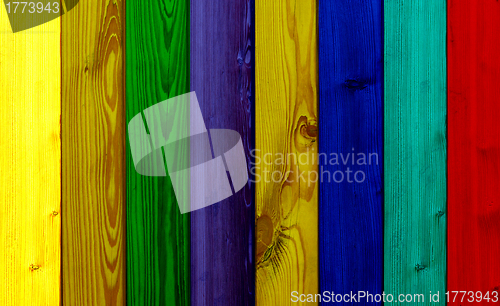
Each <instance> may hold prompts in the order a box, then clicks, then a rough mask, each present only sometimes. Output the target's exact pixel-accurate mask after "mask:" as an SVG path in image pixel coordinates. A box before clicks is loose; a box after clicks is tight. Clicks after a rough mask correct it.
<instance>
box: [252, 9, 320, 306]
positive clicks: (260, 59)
mask: <svg viewBox="0 0 500 306" xmlns="http://www.w3.org/2000/svg"><path fill="white" fill-rule="evenodd" d="M316 5H317V2H316V1H315V0H314V1H302V0H295V1H294V0H280V1H269V0H257V1H256V8H255V12H256V16H255V18H256V22H255V26H256V51H255V52H256V72H255V81H256V108H255V115H256V119H255V121H256V127H255V129H256V136H255V138H256V139H255V141H256V149H257V152H256V153H257V154H256V156H257V158H256V171H255V172H256V174H257V175H256V177H255V179H256V181H257V184H256V227H257V228H256V236H257V237H256V238H257V245H256V264H257V274H256V302H257V305H281V306H282V305H290V304H292V302H291V292H292V291H297V292H298V293H299V294H310V293H312V294H314V293H317V292H318V258H317V257H318V184H317V182H315V180H317V176H316V175H317V170H318V166H317V156H316V152H317V142H316V140H317V115H318V112H317V78H318V56H317V22H316ZM266 154H267V155H266ZM280 154H282V155H283V156H285V157H288V158H285V161H284V162H283V163H282V162H281V161H280V156H281V155H280ZM313 156H314V159H313ZM264 157H266V160H264ZM300 157H301V158H300ZM259 159H260V162H259ZM314 160H316V162H314ZM301 174H302V175H301ZM309 304H313V303H309ZM294 305H296V304H294Z"/></svg>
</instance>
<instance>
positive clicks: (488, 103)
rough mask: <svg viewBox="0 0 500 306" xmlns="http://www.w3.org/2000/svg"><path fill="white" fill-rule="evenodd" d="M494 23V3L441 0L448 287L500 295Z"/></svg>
mask: <svg viewBox="0 0 500 306" xmlns="http://www.w3.org/2000/svg"><path fill="white" fill-rule="evenodd" d="M499 28H500V3H499V2H498V1H495V0H486V1H455V0H449V1H448V112H449V113H448V139H449V143H448V150H449V156H448V197H449V201H448V211H449V216H448V224H449V227H448V290H467V291H474V292H476V291H480V292H482V294H483V295H485V294H486V292H489V296H490V297H491V298H493V297H494V295H495V294H496V295H497V296H499V299H500V293H499V291H500V261H499V258H500V243H499V242H500V222H499V221H500V189H499V188H498V187H499V184H500V163H499V161H500V121H499V118H500V104H499V98H500V88H499V87H498V83H499V82H500V57H499V56H498V29H499ZM493 292H495V293H493ZM452 297H453V295H452ZM461 298H462V294H460V295H459V296H458V297H457V299H456V300H455V302H452V301H450V303H449V305H492V304H494V305H497V304H498V303H500V302H497V303H494V302H493V301H492V302H488V301H486V300H485V301H482V302H478V301H475V302H469V301H468V296H467V297H466V298H465V299H464V302H461V301H460V300H461Z"/></svg>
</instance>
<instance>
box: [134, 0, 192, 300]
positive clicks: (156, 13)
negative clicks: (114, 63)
mask: <svg viewBox="0 0 500 306" xmlns="http://www.w3.org/2000/svg"><path fill="white" fill-rule="evenodd" d="M126 25H127V31H126V41H127V43H126V72H127V73H126V84H127V87H126V88H127V110H126V118H127V122H129V120H130V119H132V118H133V117H134V116H135V115H136V114H138V113H139V112H141V111H143V110H144V109H145V108H147V107H149V106H151V105H153V104H156V103H158V102H161V101H163V100H165V99H167V98H170V97H175V96H178V95H181V94H184V93H187V92H189V60H190V59H189V0H175V1H168V0H146V1H144V0H131V1H128V2H127V10H126ZM127 139H128V137H127ZM130 153H131V152H130V147H129V144H128V140H127V305H129V306H133V305H137V306H143V305H148V306H149V305H189V301H190V268H189V266H190V234H189V228H190V223H189V222H190V218H189V214H184V215H181V214H180V211H179V208H178V206H177V202H176V200H175V194H174V190H173V187H172V183H171V181H170V179H169V178H168V177H146V176H141V175H139V174H138V173H137V172H136V171H135V168H134V164H133V161H132V156H131V154H130Z"/></svg>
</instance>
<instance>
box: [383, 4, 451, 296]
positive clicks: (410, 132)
mask: <svg viewBox="0 0 500 306" xmlns="http://www.w3.org/2000/svg"><path fill="white" fill-rule="evenodd" d="M384 41H385V44H384V129H385V136H384V188H385V190H384V205H385V215H384V217H385V218H384V291H385V292H386V293H392V294H401V293H404V294H425V295H426V298H427V303H416V302H414V304H415V305H428V302H429V301H428V295H429V291H432V292H437V291H440V292H441V293H443V292H444V291H445V289H446V218H447V214H446V1H444V0H438V1H420V0H419V1H411V2H410V1H402V0H389V1H385V2H384ZM433 305H445V303H444V301H443V299H441V300H440V302H439V303H433Z"/></svg>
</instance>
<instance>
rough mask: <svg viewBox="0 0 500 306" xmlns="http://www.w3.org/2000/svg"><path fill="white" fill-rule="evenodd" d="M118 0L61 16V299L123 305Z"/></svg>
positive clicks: (81, 6)
mask: <svg viewBox="0 0 500 306" xmlns="http://www.w3.org/2000/svg"><path fill="white" fill-rule="evenodd" d="M123 23H124V16H123V2H122V1H110V0H106V1H97V0H90V1H80V3H79V4H78V5H77V6H76V7H75V8H74V9H73V10H71V11H70V12H68V13H66V14H65V15H63V16H62V17H61V33H62V35H61V40H62V45H61V65H62V125H61V129H62V200H63V202H62V203H63V208H62V212H63V233H62V237H63V241H62V242H63V243H62V252H63V257H62V258H63V260H62V271H63V285H62V293H63V296H62V298H63V303H64V304H65V305H125V155H124V154H125V134H124V132H125V99H124V77H123V73H124V71H123V60H124V54H123V53H124V48H123V42H124V37H123V26H124V24H123Z"/></svg>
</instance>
